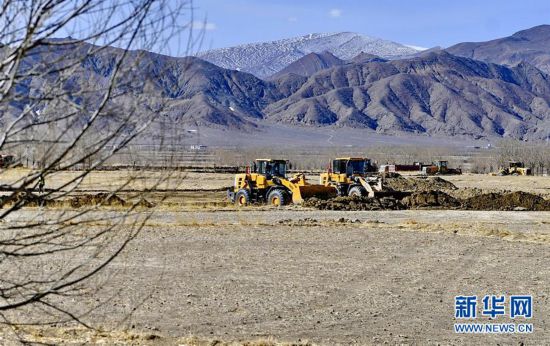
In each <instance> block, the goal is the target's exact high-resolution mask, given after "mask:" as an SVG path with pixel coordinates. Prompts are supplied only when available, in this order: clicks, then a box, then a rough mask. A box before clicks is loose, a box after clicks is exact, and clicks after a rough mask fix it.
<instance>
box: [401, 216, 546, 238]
mask: <svg viewBox="0 0 550 346" xmlns="http://www.w3.org/2000/svg"><path fill="white" fill-rule="evenodd" d="M392 227H394V226H392ZM397 227H399V229H401V230H406V231H415V232H433V233H454V234H457V235H465V236H475V237H494V238H500V239H503V240H507V241H520V242H529V243H540V244H550V234H547V233H536V232H520V231H513V230H510V229H507V228H506V227H505V226H503V225H498V224H487V223H482V222H449V223H424V222H419V221H416V220H414V219H410V220H407V221H405V222H402V223H399V224H398V225H397Z"/></svg>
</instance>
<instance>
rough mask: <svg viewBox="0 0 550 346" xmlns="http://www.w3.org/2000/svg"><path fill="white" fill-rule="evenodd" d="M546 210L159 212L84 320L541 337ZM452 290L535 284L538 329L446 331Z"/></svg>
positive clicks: (153, 326) (270, 330)
mask: <svg viewBox="0 0 550 346" xmlns="http://www.w3.org/2000/svg"><path fill="white" fill-rule="evenodd" d="M548 220H550V213H548V212H468V211H392V212H388V211H384V212H331V211H322V212H320V211H313V210H300V209H296V208H288V209H285V210H254V209H249V210H244V211H217V212H213V211H204V212H163V213H157V214H156V216H155V217H154V218H153V219H152V220H151V226H150V227H147V228H146V229H144V231H143V232H142V233H141V234H140V236H139V237H138V238H137V239H136V240H135V241H134V242H133V243H132V244H131V246H130V248H129V249H128V251H126V253H124V254H123V256H121V257H119V258H118V259H117V260H116V261H115V263H113V265H112V266H110V267H108V269H107V270H105V271H104V272H102V274H101V276H100V277H98V278H96V281H97V282H98V283H101V285H102V287H101V289H100V290H99V291H98V292H97V294H95V295H94V299H98V301H100V302H101V306H100V307H99V308H98V309H97V310H95V311H94V312H92V313H91V314H90V315H88V316H87V317H86V318H85V319H86V320H87V321H89V322H90V323H92V324H94V323H95V322H96V321H101V322H100V323H99V326H102V327H105V328H108V329H112V328H115V329H118V330H126V329H128V330H135V331H139V332H149V333H155V334H158V335H161V336H162V338H161V339H158V340H164V341H165V342H167V343H168V344H171V342H172V341H173V342H174V344H178V342H176V340H178V339H177V338H178V337H184V336H189V335H194V336H198V337H199V338H205V339H218V340H224V341H234V340H237V341H243V340H254V339H257V338H265V337H272V338H275V339H276V340H283V341H291V342H300V341H301V342H303V341H305V340H308V341H312V342H314V343H317V344H326V345H332V344H384V343H389V344H422V345H424V344H503V343H504V344H519V343H522V342H523V343H526V344H545V343H547V342H548V340H550V329H549V328H550V326H548V323H550V320H549V318H548V316H550V306H549V293H550V288H549V287H550V267H549V266H548V257H549V255H550V251H549V244H550V242H549V241H548V236H549V235H550V224H549V221H548ZM461 294H466V295H473V294H477V295H478V296H482V295H484V294H498V295H500V294H506V295H510V294H532V295H533V298H534V317H533V319H532V320H531V321H529V322H531V323H533V325H534V328H535V332H534V333H533V334H531V335H504V336H487V335H485V336H479V335H477V336H472V335H456V334H454V332H453V324H454V323H455V319H454V297H455V296H456V295H461ZM87 306H89V302H87V303H84V302H78V301H76V302H75V303H74V306H73V307H74V308H75V309H77V310H82V311H83V309H84V308H85V307H87ZM478 321H480V322H488V320H487V319H480V320H478ZM493 322H498V323H507V322H510V320H509V319H507V318H506V317H499V318H497V320H495V321H493ZM516 322H520V321H516ZM96 324H98V323H95V324H94V325H96ZM160 342H161V341H159V343H160Z"/></svg>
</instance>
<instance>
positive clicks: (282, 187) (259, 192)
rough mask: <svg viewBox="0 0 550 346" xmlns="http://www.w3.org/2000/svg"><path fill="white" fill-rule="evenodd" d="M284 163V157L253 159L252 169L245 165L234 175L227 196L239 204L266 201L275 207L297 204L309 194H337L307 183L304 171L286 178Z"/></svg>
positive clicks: (329, 195)
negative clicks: (277, 158) (243, 170)
mask: <svg viewBox="0 0 550 346" xmlns="http://www.w3.org/2000/svg"><path fill="white" fill-rule="evenodd" d="M287 166H288V161H287V160H274V159H257V160H255V161H254V163H253V164H252V170H251V169H250V167H247V169H246V173H239V174H236V175H235V183H234V186H233V187H232V188H231V189H229V190H228V191H227V197H228V198H229V199H230V200H231V201H232V202H233V203H235V204H236V205H238V206H245V205H248V204H250V203H267V204H269V205H273V206H277V207H278V206H282V205H285V204H288V203H290V202H292V203H296V204H299V203H301V202H303V200H304V199H306V198H310V197H318V198H330V197H335V196H336V189H334V188H332V187H327V186H324V185H314V184H309V183H308V182H307V181H306V177H305V174H303V173H297V174H295V175H294V176H293V177H291V178H290V179H289V178H287V177H286V173H287Z"/></svg>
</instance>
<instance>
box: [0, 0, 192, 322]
mask: <svg viewBox="0 0 550 346" xmlns="http://www.w3.org/2000/svg"><path fill="white" fill-rule="evenodd" d="M191 15H192V8H191V4H190V2H188V1H169V0H131V1H113V0H93V1H90V0H32V1H21V0H4V1H2V2H1V3H0V43H1V46H0V153H11V152H17V153H19V155H20V156H23V157H32V158H33V159H34V160H35V161H36V162H40V164H38V165H35V167H33V168H34V169H28V170H19V171H18V173H17V174H15V175H14V174H13V172H10V171H9V170H6V169H0V181H1V182H2V189H3V192H2V196H1V198H0V323H4V324H8V325H13V324H20V323H25V324H26V323H37V324H47V323H55V322H60V321H69V320H70V321H79V322H80V323H82V324H86V322H85V318H86V317H87V316H89V314H90V313H91V311H93V310H94V308H93V307H90V308H89V309H86V310H82V309H81V308H80V307H81V305H80V304H78V302H77V301H78V299H79V297H81V294H83V293H84V292H91V291H93V288H91V287H90V280H91V279H92V278H93V277H94V276H96V275H97V274H98V273H99V272H101V271H102V270H104V268H105V267H106V266H107V265H108V264H109V263H111V262H112V261H113V260H114V259H115V258H116V257H117V256H118V255H120V254H121V253H122V252H123V251H124V250H125V249H126V246H127V245H128V243H129V242H130V241H131V240H132V239H134V238H135V237H136V236H137V235H138V234H139V232H140V230H141V229H142V227H143V226H144V224H145V222H146V221H147V219H148V218H149V217H150V215H151V214H150V213H143V212H140V213H136V212H135V209H136V205H137V203H138V202H139V200H140V198H141V197H140V196H137V197H136V202H135V203H130V204H129V205H127V206H126V207H125V209H124V210H120V211H119V212H117V213H115V214H111V213H105V212H103V211H102V210H101V209H99V208H100V206H98V205H90V206H86V207H83V208H80V209H79V210H78V211H71V212H69V211H52V210H47V209H42V208H32V209H27V208H24V207H26V206H29V205H31V206H32V205H48V204H50V203H52V202H53V201H56V200H60V199H64V198H67V196H70V195H73V194H77V193H78V191H79V187H80V186H81V184H82V182H83V181H85V179H86V177H87V176H88V175H90V174H91V173H92V172H94V170H95V169H96V168H97V167H99V166H101V165H103V164H104V163H105V162H107V161H108V160H109V159H110V158H112V157H113V156H114V155H116V154H117V153H119V152H120V151H121V150H123V149H124V148H125V147H127V146H128V144H129V143H132V142H133V141H135V140H136V139H137V138H140V136H142V135H143V134H144V133H146V132H147V131H148V128H149V127H150V126H151V124H152V123H153V122H154V121H155V119H157V116H158V114H159V113H161V112H162V109H163V104H162V99H156V100H155V104H154V107H152V106H151V105H149V104H148V99H146V98H144V97H143V96H140V94H139V93H135V92H134V91H135V90H136V88H140V87H142V86H143V84H144V80H146V76H141V75H139V73H136V71H139V68H141V69H143V65H144V64H145V63H147V61H148V60H146V59H143V57H145V56H146V55H147V54H148V53H147V51H163V52H166V47H167V45H166V42H167V40H174V36H177V35H180V37H182V38H183V39H182V43H181V47H183V48H185V49H186V51H184V52H181V51H180V52H178V53H183V54H185V53H186V52H187V51H188V50H187V49H188V48H190V47H189V46H188V45H187V42H192V41H194V40H193V39H192V38H191V37H189V36H187V34H185V35H183V31H184V30H189V31H191V29H192V28H191V26H192V25H191V23H192V22H193V21H192V17H191ZM160 73H162V71H160ZM137 114H139V117H138V116H137ZM82 167H85V169H81V170H79V171H78V172H77V173H76V174H72V175H70V176H68V175H63V174H60V173H63V172H65V171H67V170H70V169H74V168H82ZM137 174H139V173H138V172H136V173H135V174H129V175H128V176H126V177H125V178H124V179H123V180H121V181H118V182H114V183H113V188H112V189H110V191H108V196H107V197H105V200H108V198H109V197H110V196H113V195H114V194H116V193H119V192H120V191H123V190H124V189H125V188H126V187H127V186H129V184H131V183H132V182H133V181H135V180H136V179H139V176H137ZM157 178H158V183H160V182H161V181H162V180H163V179H164V177H162V176H158V177H157ZM44 181H45V182H46V188H45V189H44V190H43V191H42V193H40V194H38V193H37V192H36V191H37V190H36V187H37V186H39V185H40V184H41V183H42V184H43V182H44ZM145 192H146V191H144V192H143V193H145ZM68 302H72V303H68Z"/></svg>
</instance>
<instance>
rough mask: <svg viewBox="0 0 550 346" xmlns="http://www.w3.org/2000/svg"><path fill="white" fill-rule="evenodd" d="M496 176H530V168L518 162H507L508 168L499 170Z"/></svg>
mask: <svg viewBox="0 0 550 346" xmlns="http://www.w3.org/2000/svg"><path fill="white" fill-rule="evenodd" d="M498 175H531V168H528V167H525V164H524V163H523V162H520V161H508V167H507V168H501V169H500V170H499V171H498Z"/></svg>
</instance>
